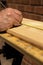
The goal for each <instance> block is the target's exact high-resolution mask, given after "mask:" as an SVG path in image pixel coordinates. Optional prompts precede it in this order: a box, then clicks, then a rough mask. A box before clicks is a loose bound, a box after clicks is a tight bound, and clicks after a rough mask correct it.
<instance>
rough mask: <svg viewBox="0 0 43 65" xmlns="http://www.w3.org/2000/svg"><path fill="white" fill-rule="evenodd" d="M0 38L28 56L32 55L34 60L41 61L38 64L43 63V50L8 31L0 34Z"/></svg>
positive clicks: (42, 64)
mask: <svg viewBox="0 0 43 65" xmlns="http://www.w3.org/2000/svg"><path fill="white" fill-rule="evenodd" d="M0 38H1V39H2V40H4V42H6V43H8V44H9V45H11V46H12V47H14V48H15V49H17V50H18V51H20V52H21V53H22V54H24V55H26V56H27V57H29V56H31V57H32V58H33V59H34V61H37V62H39V64H38V65H43V50H41V49H39V48H37V47H35V46H33V45H31V44H30V43H27V42H25V41H23V40H22V39H19V38H17V37H14V36H12V35H10V34H8V33H5V34H0ZM40 63H41V64H40Z"/></svg>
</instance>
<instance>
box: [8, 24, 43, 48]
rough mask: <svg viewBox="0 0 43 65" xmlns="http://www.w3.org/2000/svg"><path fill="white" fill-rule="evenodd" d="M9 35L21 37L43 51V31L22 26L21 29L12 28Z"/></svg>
mask: <svg viewBox="0 0 43 65" xmlns="http://www.w3.org/2000/svg"><path fill="white" fill-rule="evenodd" d="M7 32H8V33H10V34H12V35H14V36H16V37H19V38H21V39H23V40H25V41H27V42H30V44H34V45H36V46H38V47H40V48H41V49H43V31H42V30H38V29H35V28H32V27H28V26H25V25H21V26H20V27H16V28H12V29H9V30H8V31H7Z"/></svg>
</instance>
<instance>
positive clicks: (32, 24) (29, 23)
mask: <svg viewBox="0 0 43 65" xmlns="http://www.w3.org/2000/svg"><path fill="white" fill-rule="evenodd" d="M22 24H24V25H26V26H30V27H33V28H37V29H40V30H43V22H42V21H35V20H31V19H26V18H23V21H22Z"/></svg>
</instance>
